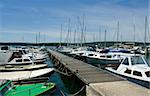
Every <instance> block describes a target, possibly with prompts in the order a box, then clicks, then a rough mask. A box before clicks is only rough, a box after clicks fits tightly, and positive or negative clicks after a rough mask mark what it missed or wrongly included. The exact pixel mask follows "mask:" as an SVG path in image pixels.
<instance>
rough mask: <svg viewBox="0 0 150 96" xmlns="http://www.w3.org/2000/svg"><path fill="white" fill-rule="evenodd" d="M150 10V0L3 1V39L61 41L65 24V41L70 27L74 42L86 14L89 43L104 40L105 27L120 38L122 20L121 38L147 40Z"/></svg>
mask: <svg viewBox="0 0 150 96" xmlns="http://www.w3.org/2000/svg"><path fill="white" fill-rule="evenodd" d="M148 13H150V12H149V0H0V41H1V42H36V37H37V40H38V42H60V33H61V24H62V42H66V37H67V31H68V27H69V26H70V27H69V29H70V31H71V34H72V36H71V40H70V41H71V42H80V37H81V36H80V35H81V28H82V27H81V25H82V24H81V23H80V22H82V21H83V16H84V25H85V27H86V31H85V40H86V42H92V41H104V37H105V36H104V34H105V30H106V40H107V41H116V40H117V29H118V27H117V23H118V22H119V34H118V39H119V41H140V42H143V41H144V30H145V16H149V14H148ZM69 19H70V23H69ZM134 24H135V35H134V27H133V26H134ZM100 29H101V30H100ZM99 30H100V31H99ZM75 31H76V35H75ZM39 34H40V37H39ZM36 35H37V36H36ZM134 36H135V40H134ZM146 36H147V41H148V42H149V41H150V33H149V32H148V31H147V34H146ZM39 38H40V39H39ZM74 38H75V40H74Z"/></svg>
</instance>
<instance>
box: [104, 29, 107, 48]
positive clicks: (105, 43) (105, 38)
mask: <svg viewBox="0 0 150 96" xmlns="http://www.w3.org/2000/svg"><path fill="white" fill-rule="evenodd" d="M106 32H107V30H106V29H105V34H104V35H105V36H104V37H105V38H104V40H105V45H104V47H106Z"/></svg>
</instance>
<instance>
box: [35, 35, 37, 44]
mask: <svg viewBox="0 0 150 96" xmlns="http://www.w3.org/2000/svg"><path fill="white" fill-rule="evenodd" d="M35 35H36V37H35V43H36V44H37V32H36V33H35Z"/></svg>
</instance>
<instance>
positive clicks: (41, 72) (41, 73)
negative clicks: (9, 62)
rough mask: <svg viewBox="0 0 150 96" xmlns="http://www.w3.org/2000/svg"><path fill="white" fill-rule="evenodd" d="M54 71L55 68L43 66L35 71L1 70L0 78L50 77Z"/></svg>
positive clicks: (16, 79) (14, 79) (17, 79)
mask: <svg viewBox="0 0 150 96" xmlns="http://www.w3.org/2000/svg"><path fill="white" fill-rule="evenodd" d="M53 72H54V68H43V69H38V70H33V71H14V72H0V79H5V80H13V81H19V80H27V79H32V78H33V79H34V78H38V77H49V76H50V75H51V74H52V73H53Z"/></svg>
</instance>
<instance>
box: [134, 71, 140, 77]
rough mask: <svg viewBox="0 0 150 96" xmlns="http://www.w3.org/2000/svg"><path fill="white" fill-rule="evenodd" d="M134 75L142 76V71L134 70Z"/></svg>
mask: <svg viewBox="0 0 150 96" xmlns="http://www.w3.org/2000/svg"><path fill="white" fill-rule="evenodd" d="M133 75H136V76H140V77H142V73H141V72H138V71H133Z"/></svg>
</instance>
